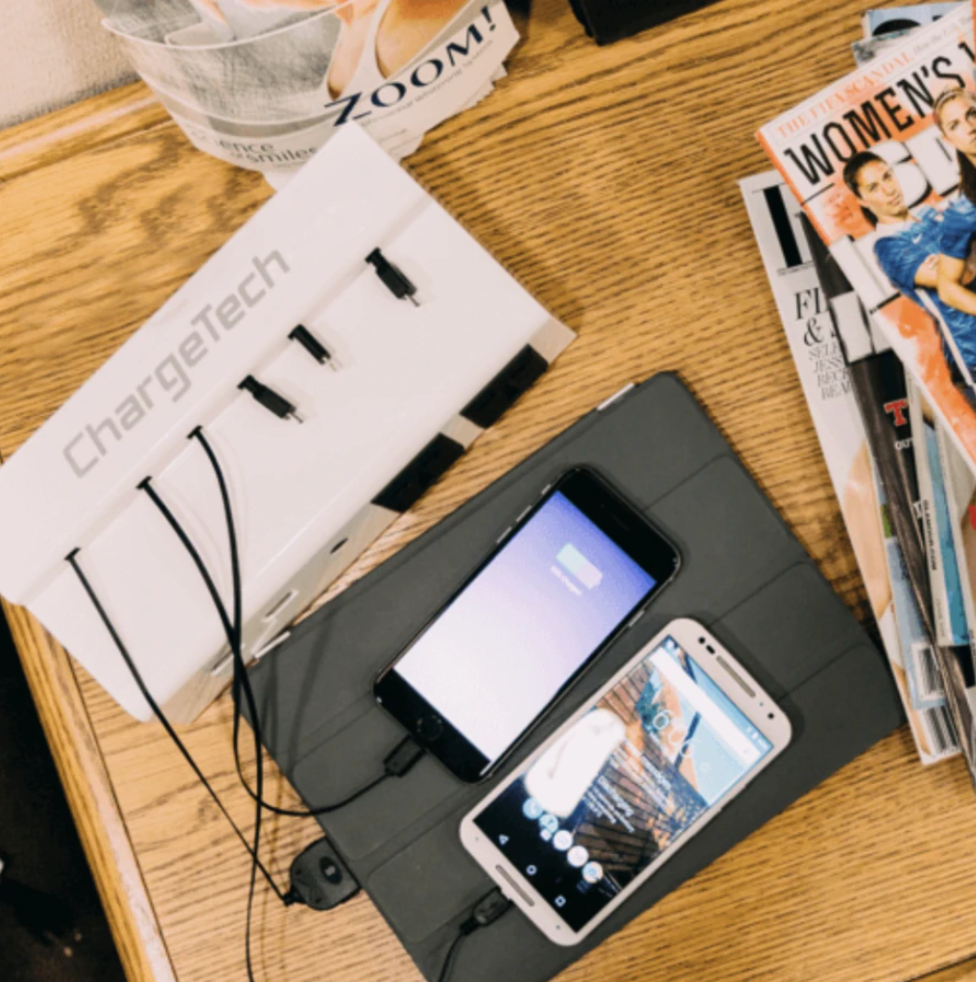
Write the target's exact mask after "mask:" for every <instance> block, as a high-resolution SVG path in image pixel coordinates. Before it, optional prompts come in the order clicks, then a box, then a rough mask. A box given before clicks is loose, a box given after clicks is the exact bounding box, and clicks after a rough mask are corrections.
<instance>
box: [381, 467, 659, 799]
mask: <svg viewBox="0 0 976 982" xmlns="http://www.w3.org/2000/svg"><path fill="white" fill-rule="evenodd" d="M676 567H677V553H676V552H675V551H674V549H673V547H672V546H671V545H670V544H669V543H667V542H666V540H664V539H663V538H662V537H661V535H660V534H659V533H658V532H656V531H655V530H654V529H653V527H652V526H651V525H650V524H649V523H648V522H647V520H646V519H645V518H644V517H643V516H642V515H641V514H640V513H639V512H638V511H636V510H635V509H633V508H632V507H631V506H629V505H628V504H626V502H624V501H623V499H622V498H620V497H619V496H618V495H617V494H616V493H614V492H613V490H612V489H611V488H610V487H609V486H608V485H607V484H606V483H605V482H603V481H602V480H601V479H599V478H598V477H596V475H594V474H592V473H591V472H589V471H586V470H574V471H571V472H570V473H569V474H567V475H565V476H564V477H563V478H562V479H560V480H559V481H558V482H557V483H556V484H555V485H554V486H553V487H552V488H551V489H550V490H549V491H547V493H546V494H545V495H544V496H543V498H542V500H541V501H540V503H539V504H538V505H537V506H536V507H535V508H533V509H532V510H531V512H530V513H529V514H528V515H527V517H526V518H525V519H524V520H523V521H522V522H520V523H519V524H518V525H517V526H516V527H515V528H514V530H512V531H511V532H510V533H508V534H507V537H505V538H504V541H503V544H502V545H501V546H500V547H499V548H498V549H496V550H495V551H494V552H493V553H492V554H491V555H490V556H489V557H488V559H487V560H486V561H485V562H484V563H483V564H482V565H481V567H480V568H479V569H478V570H477V572H476V573H475V574H474V575H473V576H472V577H471V578H470V579H469V580H468V581H467V583H465V584H464V586H463V587H462V588H461V590H460V591H459V592H458V593H457V594H456V595H455V596H454V598H453V599H452V600H450V601H449V602H448V604H447V605H446V606H445V607H444V608H443V609H442V610H441V611H440V612H439V613H438V614H437V615H436V616H435V617H434V618H433V620H432V621H431V622H430V623H429V624H428V626H427V627H426V628H425V629H424V630H423V631H422V632H421V634H420V635H419V636H418V637H417V638H416V639H415V640H414V641H413V642H412V643H411V645H410V646H409V647H408V648H407V649H406V650H405V652H404V653H403V654H402V655H401V656H400V657H399V658H398V660H397V661H396V662H395V663H394V664H393V665H392V666H391V667H390V668H388V669H387V670H386V672H384V674H383V675H382V676H381V677H380V678H379V680H377V684H376V695H377V698H378V699H379V700H380V701H381V703H382V704H383V705H384V706H385V707H386V708H387V709H388V710H389V711H390V712H391V713H392V714H393V715H394V716H395V717H396V718H397V719H398V720H399V721H400V722H401V723H402V724H403V725H404V726H405V727H406V728H407V729H408V730H409V731H410V732H411V733H414V734H415V735H416V736H417V738H418V739H419V740H420V741H421V742H422V743H423V744H424V745H425V746H426V747H427V748H428V749H429V750H430V751H431V752H432V753H433V754H434V755H435V756H437V757H438V758H439V759H441V760H442V761H443V762H444V763H445V764H446V765H447V766H448V767H449V768H450V769H451V770H452V771H453V772H454V773H455V774H456V775H457V776H458V777H461V778H462V779H463V780H468V781H471V780H478V779H480V778H481V777H483V776H485V775H486V774H487V773H489V772H490V770H491V769H492V768H493V767H494V766H495V765H496V764H497V763H498V762H499V761H500V760H501V759H502V757H503V756H504V755H505V754H506V753H507V752H508V751H509V750H510V749H511V747H512V746H513V745H514V744H515V743H516V742H517V741H518V739H519V738H520V737H521V736H522V735H523V734H524V733H525V732H526V731H527V730H528V729H529V727H531V725H532V724H533V723H534V722H535V721H536V720H537V719H538V718H539V716H540V714H542V713H543V712H544V711H545V709H546V708H547V707H548V706H549V705H550V703H552V701H553V700H554V699H555V698H556V697H557V696H558V694H559V693H560V692H561V691H562V690H563V689H564V688H565V687H566V685H567V684H568V683H569V682H571V681H572V679H573V678H574V677H576V675H577V674H578V673H579V672H580V671H581V670H582V669H583V668H584V667H585V666H586V665H587V663H588V662H589V661H591V660H592V658H593V657H595V655H596V654H598V653H599V652H600V651H601V650H603V649H604V648H605V647H606V645H607V644H608V642H609V641H610V640H611V639H612V638H613V637H614V636H615V635H616V634H617V633H618V632H619V631H620V630H621V629H622V628H624V627H625V626H626V625H627V624H628V623H630V622H632V621H633V619H634V618H635V616H636V614H638V613H639V612H640V611H642V610H643V608H644V606H645V605H646V603H647V601H648V600H649V599H650V597H651V596H652V595H653V594H654V593H656V592H657V591H658V590H659V589H660V588H661V587H662V586H663V585H664V584H665V583H666V582H667V581H668V580H669V579H670V578H671V577H672V576H673V574H674V572H675V569H676Z"/></svg>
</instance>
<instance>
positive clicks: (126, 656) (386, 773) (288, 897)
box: [66, 427, 424, 982]
mask: <svg viewBox="0 0 976 982" xmlns="http://www.w3.org/2000/svg"><path fill="white" fill-rule="evenodd" d="M194 438H195V439H197V440H198V441H199V443H200V444H201V446H202V447H203V448H204V451H205V452H206V454H207V457H208V459H209V460H210V462H211V465H212V466H213V469H214V473H215V475H216V478H217V482H218V485H219V487H220V492H221V499H222V502H223V506H224V514H225V519H226V522H227V532H228V541H229V545H230V560H231V577H232V584H233V617H231V616H230V615H228V612H227V608H226V606H225V604H224V602H223V599H222V598H221V596H220V593H219V591H218V590H217V586H216V584H215V583H214V580H213V577H212V576H211V575H210V571H209V570H208V569H207V566H206V564H205V563H204V561H203V558H202V556H201V555H200V552H199V550H197V548H196V546H194V544H193V542H192V540H191V539H190V537H189V536H188V535H187V533H186V531H185V529H184V528H183V526H182V525H181V524H180V522H179V521H178V520H177V518H176V516H175V515H174V514H173V513H172V511H171V510H170V509H169V507H168V506H167V505H166V503H165V501H163V499H162V498H161V497H160V496H159V494H158V493H157V491H156V489H155V488H154V487H153V485H152V481H151V479H150V478H146V479H145V480H143V481H141V482H140V483H139V485H138V486H137V487H138V489H139V490H141V491H144V492H145V493H146V494H147V495H148V496H149V498H150V500H151V501H152V502H153V503H154V504H155V505H156V507H157V508H158V509H159V511H160V512H161V513H162V514H163V516H164V517H165V518H166V520H167V522H168V523H169V525H170V527H171V528H172V529H173V531H174V532H175V534H176V535H177V537H178V539H179V540H180V542H181V543H182V545H183V546H184V548H185V549H186V551H187V552H188V553H189V555H190V557H191V559H192V560H193V562H194V565H195V566H196V567H197V570H198V572H199V573H200V576H201V577H202V579H203V581H204V584H205V585H206V588H207V592H208V593H209V594H210V597H211V599H212V600H213V603H214V607H215V608H216V610H217V614H218V616H219V618H220V622H221V625H222V627H223V629H224V632H225V634H226V636H227V641H228V644H229V646H230V649H231V655H232V659H233V666H234V674H233V682H232V689H233V700H234V740H233V749H234V761H235V765H236V768H237V773H238V776H239V778H240V781H241V784H242V785H243V786H244V788H245V789H246V790H247V792H248V794H249V795H250V796H251V798H252V799H253V800H254V802H255V821H254V841H253V845H252V844H250V843H249V842H248V841H247V839H246V837H245V836H244V833H243V832H242V831H241V830H240V828H239V827H238V826H237V824H236V823H235V822H234V820H233V818H231V816H230V813H229V812H228V811H227V809H226V807H225V806H224V804H223V802H222V801H221V800H220V798H219V796H218V795H217V793H216V791H214V789H213V787H212V785H211V784H210V782H209V781H208V780H207V778H206V777H205V775H204V774H203V771H202V770H201V769H200V767H199V765H198V764H197V762H196V761H195V760H194V758H193V756H192V754H190V752H189V750H188V749H187V748H186V745H185V744H184V743H183V741H182V740H181V739H180V737H179V736H178V734H177V733H176V731H175V729H174V728H173V726H172V724H171V723H170V722H169V720H168V719H167V717H166V715H165V713H164V712H163V710H162V708H161V707H160V706H159V704H158V703H157V702H156V700H155V699H154V698H153V695H152V693H151V692H150V691H149V687H148V686H147V685H146V683H145V680H144V679H143V677H142V673H141V672H140V671H139V669H138V667H137V666H136V664H135V662H134V661H133V659H132V656H131V654H130V653H129V650H128V648H127V647H126V645H125V642H124V641H123V640H122V638H121V636H120V635H119V633H118V631H117V630H116V628H115V625H114V623H113V622H112V619H111V618H110V617H109V615H108V612H107V611H106V609H105V607H104V606H103V605H102V603H101V601H100V600H99V598H98V595H97V593H96V592H95V590H94V588H93V587H92V585H91V582H90V581H89V580H88V577H87V576H86V575H85V572H84V570H83V569H82V568H81V565H80V563H79V561H78V556H79V554H80V551H81V550H80V549H74V550H73V551H72V552H71V553H70V554H69V555H68V556H67V557H66V561H67V562H68V564H69V565H70V566H71V568H72V569H73V570H74V572H75V574H76V576H77V577H78V580H79V581H80V583H81V585H82V588H83V589H84V591H85V593H86V594H87V595H88V598H89V600H90V601H91V603H92V605H93V606H94V608H95V610H96V612H97V613H98V615H99V617H100V619H101V621H102V623H103V624H104V626H105V629H106V630H107V631H108V633H109V636H110V637H111V638H112V641H113V642H114V644H115V646H116V648H117V649H118V651H119V654H120V655H121V656H122V659H123V661H124V662H125V664H126V667H127V668H128V670H129V672H130V674H131V675H132V678H133V679H134V681H135V683H136V686H137V688H138V689H139V692H140V693H141V694H142V697H143V698H144V699H145V700H146V703H147V704H148V705H149V707H150V709H151V710H152V712H153V715H154V716H155V717H156V718H157V719H158V720H159V722H160V723H161V725H162V726H163V729H164V730H165V731H166V734H167V735H168V736H169V738H170V740H172V742H173V743H174V745H175V746H176V748H177V749H178V750H179V752H180V754H181V755H182V756H183V758H184V759H185V760H186V762H187V763H188V764H189V765H190V768H191V769H192V770H193V772H194V774H195V775H196V776H197V778H198V779H199V781H200V782H201V783H202V784H203V786H204V787H205V788H206V790H207V793H208V794H209V795H210V797H211V798H212V799H213V801H214V802H215V804H216V805H217V807H218V809H219V810H220V812H221V814H222V815H223V816H224V818H225V819H226V820H227V822H228V824H229V825H230V826H231V828H232V829H233V830H234V832H235V834H236V835H237V837H238V839H240V841H241V844H242V845H243V846H244V848H245V849H246V850H247V852H248V853H249V854H250V856H251V878H250V883H249V888H248V901H247V926H246V931H245V951H246V962H247V973H248V979H249V982H254V971H253V965H252V960H251V922H252V914H253V907H254V894H255V887H256V881H257V873H258V871H260V872H261V874H262V875H263V876H264V878H265V880H266V881H267V883H268V886H269V887H270V888H271V890H272V892H273V893H274V894H275V896H276V897H277V898H278V900H279V901H281V903H282V904H284V905H285V906H290V905H291V904H293V903H295V902H296V900H298V899H299V898H300V897H301V895H302V894H301V891H296V889H295V885H294V884H292V888H291V889H289V891H288V892H287V893H284V892H282V890H281V889H280V888H279V887H278V885H277V884H276V883H275V881H274V878H273V877H272V876H271V874H270V872H269V871H268V869H267V868H266V867H265V866H264V864H263V863H262V862H261V859H260V855H259V849H260V844H261V817H262V813H263V812H264V811H271V812H274V813H276V814H281V815H287V816H295V817H309V816H314V815H321V814H326V813H327V812H331V811H336V810H338V809H339V808H343V807H345V806H346V805H348V804H349V803H350V802H352V801H354V800H355V799H356V798H359V797H361V796H362V795H364V794H365V793H366V792H367V791H369V790H371V789H372V788H374V787H376V785H378V784H379V783H380V782H381V781H384V780H386V778H388V777H402V776H403V775H404V774H406V773H407V772H408V771H409V770H410V769H411V768H412V767H413V765H414V764H415V763H416V762H417V761H418V760H420V758H421V757H422V756H423V755H424V750H423V748H422V747H420V746H419V745H418V744H416V743H415V742H414V741H413V739H412V738H411V737H407V738H406V739H405V740H402V741H401V742H400V743H399V744H398V745H397V746H396V747H395V748H394V749H393V751H392V752H391V753H390V754H389V755H388V756H387V757H386V758H385V760H384V762H383V773H382V774H380V775H379V776H378V777H377V778H375V779H374V780H372V781H370V782H369V783H368V784H367V785H365V786H364V787H362V788H360V789H358V790H357V791H356V792H354V793H353V794H351V795H349V796H347V797H346V798H345V799H343V800H342V801H339V802H334V803H333V804H330V805H325V806H322V807H320V808H314V809H303V810H298V809H280V808H276V807H275V806H273V805H269V804H268V803H267V802H266V801H265V800H264V743H263V739H262V733H261V724H260V717H259V714H258V711H257V702H256V700H255V698H254V691H253V688H252V686H251V682H250V679H249V678H248V675H247V670H246V667H245V665H244V659H243V654H242V633H243V592H242V587H241V567H240V554H239V550H238V543H237V532H236V525H235V522H234V516H233V509H232V507H231V501H230V494H229V491H228V488H227V482H226V480H225V478H224V474H223V469H222V468H221V466H220V462H219V461H218V460H217V456H216V454H215V453H214V451H213V448H212V447H211V446H210V443H209V441H208V440H207V439H206V437H205V435H204V433H203V430H202V428H201V427H197V428H196V429H195V430H194V431H193V432H192V433H191V434H190V439H194ZM242 692H243V696H244V699H246V701H247V706H248V712H249V713H250V716H251V722H252V731H253V734H254V750H255V761H256V772H257V773H256V790H254V789H252V788H251V787H250V785H249V784H248V783H247V780H246V779H245V777H244V772H243V768H242V765H241V758H240V748H239V736H240V715H241V694H242Z"/></svg>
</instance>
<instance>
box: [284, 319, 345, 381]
mask: <svg viewBox="0 0 976 982" xmlns="http://www.w3.org/2000/svg"><path fill="white" fill-rule="evenodd" d="M288 338H289V340H291V341H297V342H298V343H299V344H300V345H301V346H302V347H303V348H304V349H305V350H306V351H307V352H308V353H309V354H310V355H311V356H312V357H313V358H314V359H315V360H316V361H317V362H318V363H319V364H320V365H328V366H329V368H331V369H332V370H333V371H334V372H335V371H338V370H339V364H338V362H337V361H336V360H335V356H334V355H333V354H332V352H331V351H329V349H328V348H327V347H326V346H325V345H324V344H322V342H321V341H320V340H319V339H318V338H317V337H316V336H315V335H314V334H313V333H312V332H311V331H310V330H309V329H308V328H307V327H306V326H305V325H304V324H299V325H298V327H296V328H295V329H294V330H293V331H292V332H291V334H289V335H288Z"/></svg>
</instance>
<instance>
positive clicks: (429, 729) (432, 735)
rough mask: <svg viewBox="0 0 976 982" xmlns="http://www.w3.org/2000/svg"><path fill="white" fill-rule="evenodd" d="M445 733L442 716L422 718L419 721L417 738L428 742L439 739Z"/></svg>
mask: <svg viewBox="0 0 976 982" xmlns="http://www.w3.org/2000/svg"><path fill="white" fill-rule="evenodd" d="M443 732H444V720H442V719H441V718H440V716H433V715H431V716H421V717H420V719H418V720H417V736H419V737H421V738H422V739H423V740H426V741H433V740H437V739H439V737H440V736H441V734H442V733H443Z"/></svg>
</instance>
